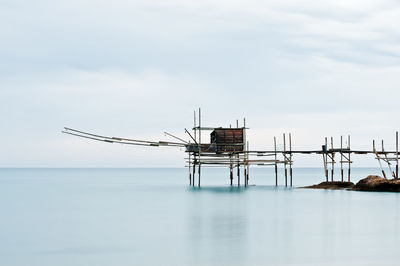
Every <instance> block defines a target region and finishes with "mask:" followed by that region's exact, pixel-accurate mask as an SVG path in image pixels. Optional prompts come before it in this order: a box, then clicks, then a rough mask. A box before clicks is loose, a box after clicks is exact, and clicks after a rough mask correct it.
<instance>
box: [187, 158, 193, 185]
mask: <svg viewBox="0 0 400 266" xmlns="http://www.w3.org/2000/svg"><path fill="white" fill-rule="evenodd" d="M191 159H192V158H191V157H190V152H189V166H188V168H189V186H191V185H192V172H191V170H192V169H191V166H190V165H191Z"/></svg>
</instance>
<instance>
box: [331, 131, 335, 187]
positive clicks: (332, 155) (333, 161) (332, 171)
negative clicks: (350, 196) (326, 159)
mask: <svg viewBox="0 0 400 266" xmlns="http://www.w3.org/2000/svg"><path fill="white" fill-rule="evenodd" d="M331 149H332V153H331V157H332V158H331V159H332V168H331V181H332V182H333V174H334V171H335V154H334V152H333V137H331Z"/></svg>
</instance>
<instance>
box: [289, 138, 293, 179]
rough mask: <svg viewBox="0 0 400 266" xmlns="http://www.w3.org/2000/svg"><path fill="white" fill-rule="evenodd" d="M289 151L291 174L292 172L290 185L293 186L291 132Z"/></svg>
mask: <svg viewBox="0 0 400 266" xmlns="http://www.w3.org/2000/svg"><path fill="white" fill-rule="evenodd" d="M289 151H290V157H289V158H290V164H289V169H290V171H289V174H290V186H291V187H292V186H293V170H292V134H291V133H289Z"/></svg>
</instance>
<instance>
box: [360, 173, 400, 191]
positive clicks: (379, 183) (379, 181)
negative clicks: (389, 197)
mask: <svg viewBox="0 0 400 266" xmlns="http://www.w3.org/2000/svg"><path fill="white" fill-rule="evenodd" d="M353 190H358V191H382V192H400V180H399V179H385V178H383V177H380V176H376V175H370V176H368V177H366V178H364V179H361V180H360V181H358V183H357V184H356V185H355V186H354V187H353Z"/></svg>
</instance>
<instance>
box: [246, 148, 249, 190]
mask: <svg viewBox="0 0 400 266" xmlns="http://www.w3.org/2000/svg"><path fill="white" fill-rule="evenodd" d="M246 147H247V159H249V157H248V156H249V153H248V152H249V142H248V141H247V146H246ZM249 177H250V165H249V163H248V162H247V177H246V182H247V185H248V184H249Z"/></svg>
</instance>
